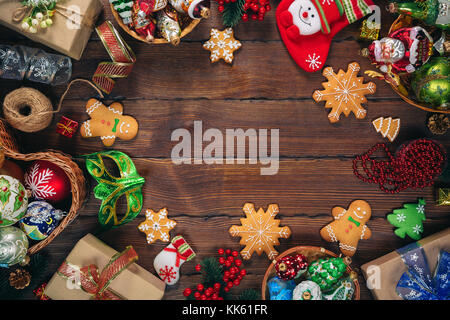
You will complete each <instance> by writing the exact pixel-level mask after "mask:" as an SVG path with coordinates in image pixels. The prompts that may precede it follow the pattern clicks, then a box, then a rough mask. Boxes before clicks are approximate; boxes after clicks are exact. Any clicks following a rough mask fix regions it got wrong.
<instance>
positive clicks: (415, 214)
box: [387, 199, 425, 240]
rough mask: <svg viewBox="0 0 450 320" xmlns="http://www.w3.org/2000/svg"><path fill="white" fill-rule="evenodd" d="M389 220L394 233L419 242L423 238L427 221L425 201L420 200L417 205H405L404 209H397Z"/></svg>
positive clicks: (389, 215) (390, 215)
mask: <svg viewBox="0 0 450 320" xmlns="http://www.w3.org/2000/svg"><path fill="white" fill-rule="evenodd" d="M387 220H388V221H389V223H390V224H392V225H393V226H394V227H397V229H395V231H394V233H395V234H396V235H397V236H398V237H400V238H402V239H403V238H405V235H408V236H409V237H410V238H411V239H414V240H419V239H420V238H421V237H422V232H423V225H422V221H424V220H425V200H424V199H419V202H417V203H405V204H404V205H403V208H402V209H396V210H394V211H393V213H392V214H388V215H387Z"/></svg>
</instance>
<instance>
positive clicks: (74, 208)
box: [0, 120, 86, 255]
mask: <svg viewBox="0 0 450 320" xmlns="http://www.w3.org/2000/svg"><path fill="white" fill-rule="evenodd" d="M0 146H1V147H2V148H3V150H4V152H5V155H6V156H7V157H9V158H11V159H14V160H19V161H35V160H47V161H50V162H52V163H54V164H56V165H58V166H59V167H60V168H61V169H63V170H64V172H65V173H66V175H67V177H68V178H69V180H70V184H71V188H72V191H71V192H72V205H71V207H70V210H69V212H68V213H67V215H66V216H65V218H64V219H63V220H62V221H61V222H60V224H59V225H58V226H57V227H56V228H55V230H53V232H52V233H51V234H50V235H49V236H48V237H47V238H46V239H44V240H42V241H39V242H37V243H36V244H35V245H33V246H31V247H30V248H29V249H28V254H30V255H31V254H34V253H36V252H38V251H39V250H41V249H43V248H44V247H45V246H46V245H48V244H49V243H50V242H52V241H53V239H54V238H55V237H56V236H57V235H58V234H60V233H61V232H62V231H63V230H64V228H65V227H67V225H68V224H69V223H70V222H71V221H72V220H73V219H75V217H76V216H77V213H78V211H79V209H80V207H81V205H82V204H83V201H84V199H85V197H86V183H85V182H86V181H85V178H84V175H83V172H82V171H81V169H80V168H79V167H78V165H77V164H76V163H75V162H73V161H72V160H71V158H70V156H68V155H65V154H63V153H61V152H59V151H54V150H49V151H47V152H37V153H29V154H22V153H20V152H19V150H18V148H17V144H16V142H15V140H14V139H13V137H12V135H11V133H10V131H9V129H8V127H7V126H6V125H5V123H4V122H3V121H2V120H0Z"/></svg>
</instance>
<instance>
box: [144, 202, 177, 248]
mask: <svg viewBox="0 0 450 320" xmlns="http://www.w3.org/2000/svg"><path fill="white" fill-rule="evenodd" d="M176 225H177V223H176V222H175V221H173V220H170V219H168V218H167V209H166V208H164V209H161V210H159V212H158V213H155V212H154V211H153V210H147V211H146V212H145V221H144V222H142V223H141V224H139V226H138V229H139V230H140V231H142V232H144V233H145V234H146V235H147V242H148V244H152V243H153V242H155V241H156V240H158V239H160V240H161V241H164V242H168V241H169V240H170V235H169V231H170V230H172V229H173V228H174V227H175V226H176Z"/></svg>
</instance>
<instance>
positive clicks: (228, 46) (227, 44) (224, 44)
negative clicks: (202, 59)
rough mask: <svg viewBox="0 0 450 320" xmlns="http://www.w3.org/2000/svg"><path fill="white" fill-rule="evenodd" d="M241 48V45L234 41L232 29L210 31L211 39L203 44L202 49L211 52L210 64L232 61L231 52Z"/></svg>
mask: <svg viewBox="0 0 450 320" xmlns="http://www.w3.org/2000/svg"><path fill="white" fill-rule="evenodd" d="M240 47H241V43H240V42H239V41H237V40H236V39H234V36H233V29H231V28H226V29H225V30H223V31H219V30H217V29H214V28H212V29H211V38H210V39H209V40H208V41H206V42H205V43H204V44H203V48H205V49H206V50H209V51H211V56H210V59H211V62H216V61H218V60H219V59H223V60H225V61H226V62H228V63H231V62H232V61H233V52H234V51H235V50H237V49H239V48H240Z"/></svg>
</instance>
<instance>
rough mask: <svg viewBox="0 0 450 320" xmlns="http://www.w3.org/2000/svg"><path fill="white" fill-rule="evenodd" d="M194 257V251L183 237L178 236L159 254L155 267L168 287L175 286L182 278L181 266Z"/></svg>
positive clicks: (154, 262) (154, 263)
mask: <svg viewBox="0 0 450 320" xmlns="http://www.w3.org/2000/svg"><path fill="white" fill-rule="evenodd" d="M194 257H195V252H194V250H192V248H191V246H189V244H188V243H187V242H186V240H184V238H183V237H182V236H180V235H178V236H176V237H174V238H173V239H172V241H171V243H170V244H169V245H168V246H167V247H165V248H164V249H163V251H161V252H160V253H158V255H157V256H156V257H155V260H154V261H153V267H154V268H155V271H156V272H157V273H158V275H159V277H160V278H161V280H163V281H164V282H165V283H166V284H167V285H174V284H175V283H177V282H178V279H179V278H180V267H181V265H182V264H183V263H185V262H186V261H189V260H191V259H192V258H194Z"/></svg>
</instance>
